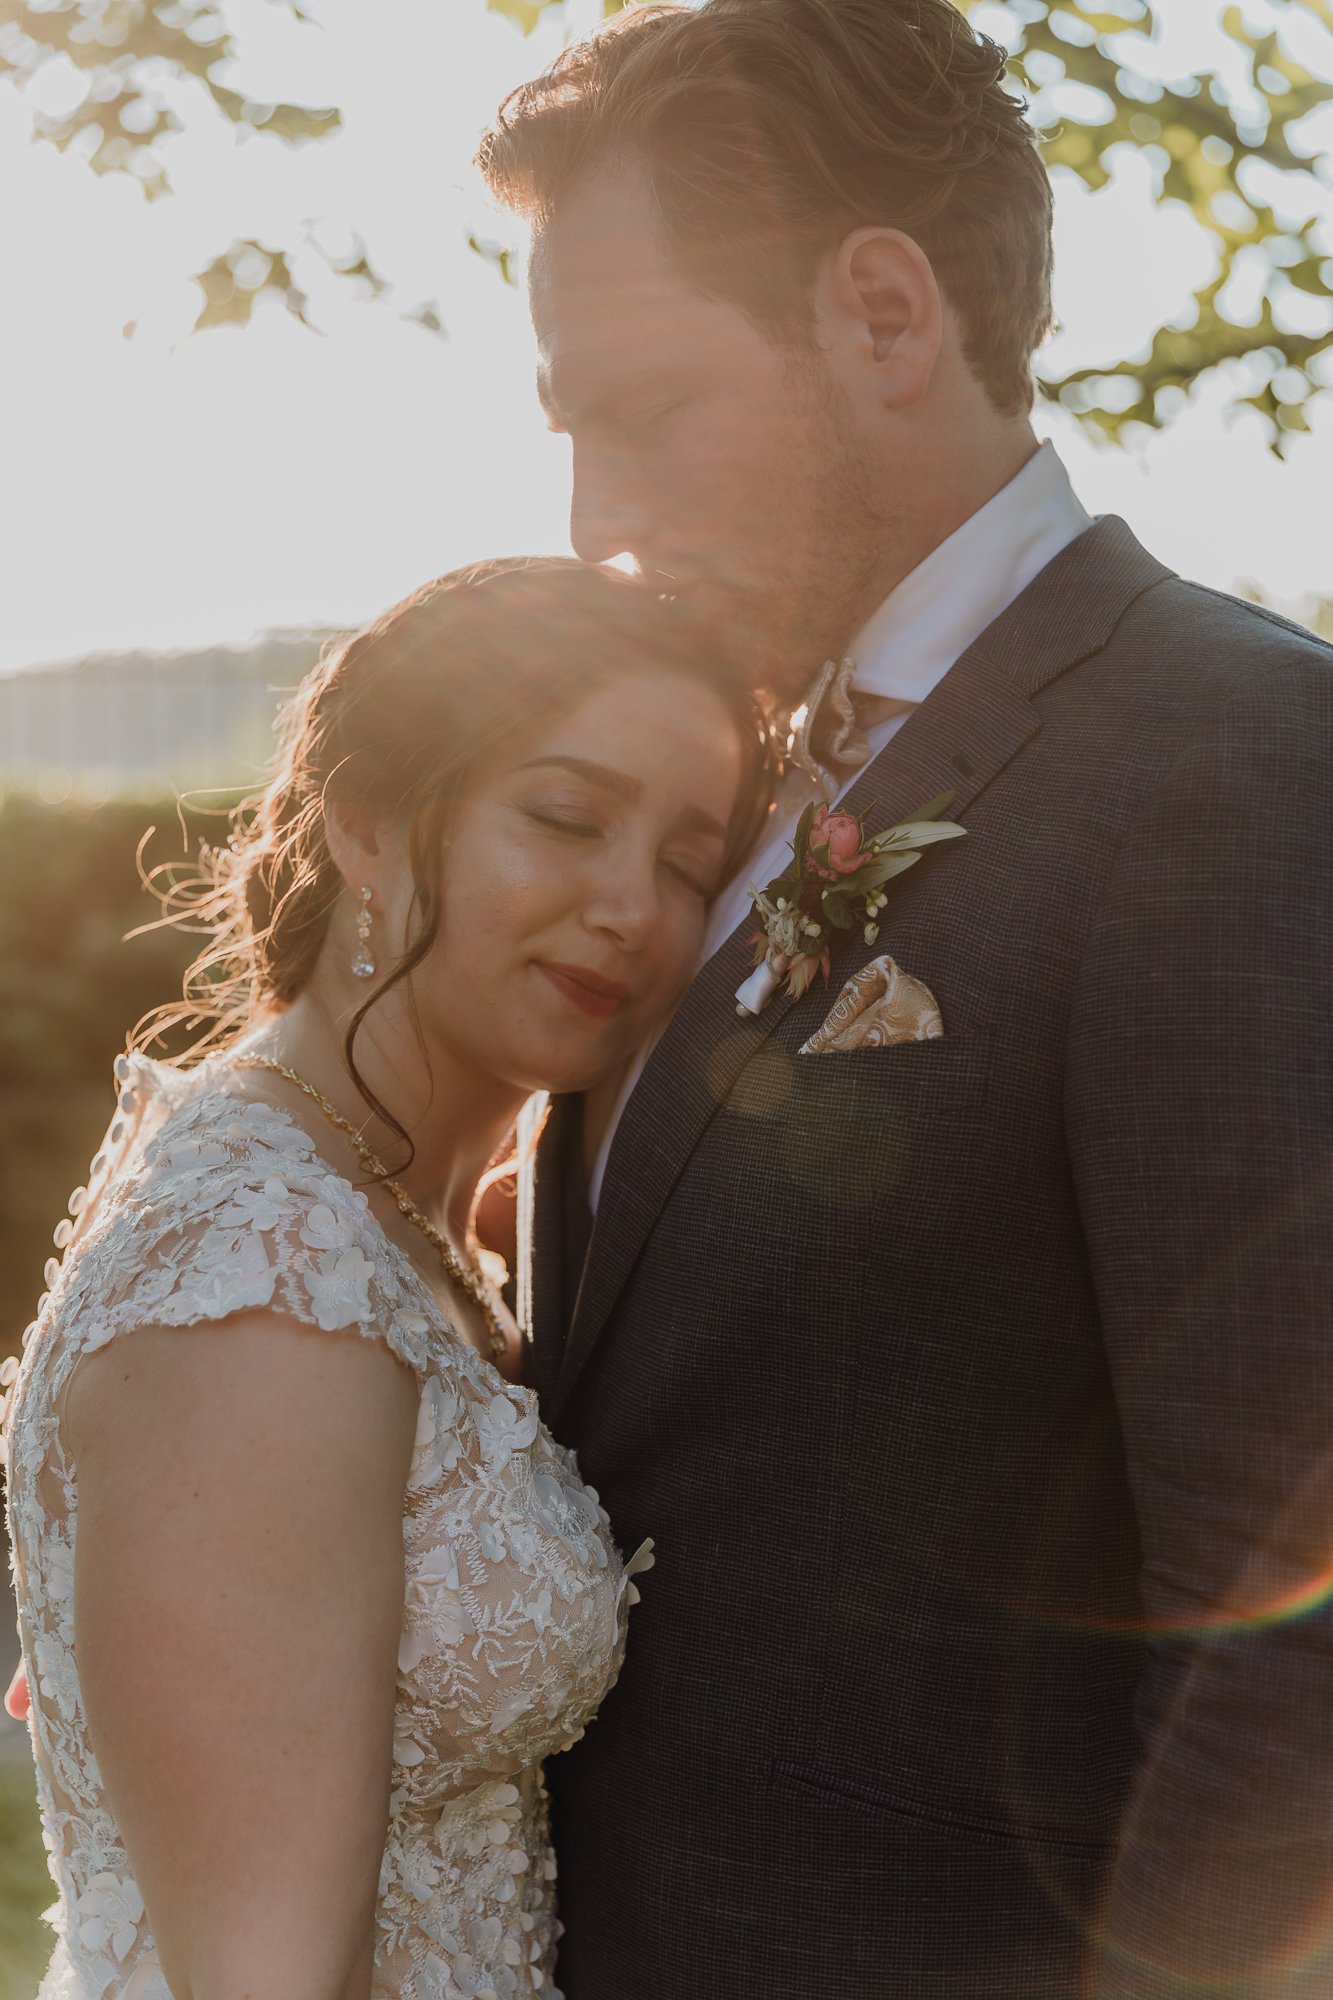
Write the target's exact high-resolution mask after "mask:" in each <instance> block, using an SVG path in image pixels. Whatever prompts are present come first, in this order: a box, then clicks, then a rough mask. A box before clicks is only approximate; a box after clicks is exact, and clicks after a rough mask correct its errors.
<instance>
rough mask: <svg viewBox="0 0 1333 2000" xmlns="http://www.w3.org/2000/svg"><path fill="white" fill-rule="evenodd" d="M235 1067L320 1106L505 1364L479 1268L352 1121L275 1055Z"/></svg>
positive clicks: (505, 1345) (503, 1343)
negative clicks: (277, 1081) (280, 1080)
mask: <svg viewBox="0 0 1333 2000" xmlns="http://www.w3.org/2000/svg"><path fill="white" fill-rule="evenodd" d="M232 1067H233V1069H271V1070H272V1072H273V1074H274V1075H275V1076H281V1077H285V1078H286V1079H287V1082H288V1083H291V1084H294V1085H295V1086H296V1088H297V1089H298V1090H301V1091H304V1092H305V1094H306V1096H307V1097H308V1098H309V1099H310V1101H311V1102H312V1104H317V1105H318V1106H319V1108H320V1110H321V1111H322V1112H323V1113H324V1116H325V1117H326V1118H327V1119H328V1121H329V1123H330V1124H331V1125H336V1126H337V1127H338V1130H339V1131H340V1132H345V1133H346V1134H347V1136H348V1138H349V1139H350V1140H351V1142H352V1145H353V1146H354V1147H355V1149H356V1153H357V1157H358V1159H359V1160H360V1162H361V1164H362V1166H363V1167H364V1168H365V1170H366V1172H367V1173H368V1174H372V1175H373V1176H374V1178H375V1179H376V1180H377V1181H378V1182H379V1184H380V1186H381V1187H382V1188H383V1189H384V1191H385V1193H386V1194H390V1195H392V1196H393V1198H394V1201H395V1203H396V1204H397V1207H398V1213H399V1214H400V1215H402V1216H405V1217H406V1219H407V1221H409V1222H410V1223H411V1224H412V1226H413V1228H415V1229H419V1230H420V1231H421V1233H422V1235H423V1236H424V1237H425V1239H426V1241H427V1242H428V1243H429V1244H430V1245H431V1247H432V1249H433V1250H434V1251H435V1252H436V1254H437V1256H438V1257H439V1260H440V1262H441V1264H442V1265H443V1266H444V1268H445V1270H446V1271H447V1273H448V1274H449V1276H450V1277H451V1278H452V1279H453V1281H454V1283H455V1284H456V1285H457V1286H459V1288H460V1289H461V1290H462V1291H464V1292H466V1293H467V1295H468V1297H469V1298H470V1299H471V1300H472V1302H473V1303H474V1305H476V1306H478V1307H479V1308H480V1309H481V1312H482V1314H483V1316H484V1317H485V1320H486V1336H487V1339H488V1340H489V1341H490V1347H491V1358H492V1360H494V1361H496V1362H500V1361H503V1360H504V1359H505V1357H506V1355H507V1354H508V1352H509V1340H508V1336H507V1334H506V1332H505V1323H504V1321H503V1320H502V1319H501V1317H500V1315H499V1313H498V1312H497V1311H496V1307H495V1298H494V1294H493V1293H492V1291H491V1288H490V1286H489V1285H488V1284H487V1282H486V1280H485V1278H484V1277H483V1276H482V1273H481V1269H480V1267H479V1266H478V1265H476V1264H472V1263H467V1262H465V1261H464V1259H463V1258H462V1257H460V1256H459V1254H458V1252H457V1251H456V1250H455V1248H454V1246H453V1244H452V1243H451V1242H450V1241H449V1239H448V1237H447V1236H444V1235H442V1234H441V1232H440V1231H439V1230H438V1229H437V1228H436V1227H435V1224H434V1223H433V1222H432V1221H431V1220H430V1217H429V1216H426V1215H423V1214H422V1212H421V1210H420V1209H419V1208H418V1207H417V1205H416V1203H415V1202H414V1201H413V1199H412V1197H411V1195H410V1194H408V1192H407V1190H406V1189H405V1188H403V1187H400V1186H399V1184H398V1182H397V1181H395V1180H390V1178H389V1169H388V1168H387V1167H386V1166H385V1164H384V1162H383V1160H381V1159H380V1158H379V1156H378V1154H376V1153H375V1152H373V1151H372V1150H371V1147H370V1145H369V1144H368V1143H367V1141H366V1140H365V1139H363V1138H362V1136H361V1134H360V1132H358V1130H357V1128H356V1126H355V1125H353V1123H352V1121H351V1119H350V1118H344V1117H343V1115H342V1112H341V1111H339V1109H338V1108H337V1106H336V1105H334V1104H330V1103H329V1100H328V1098H327V1097H325V1095H324V1093H323V1092H322V1091H319V1090H316V1089H315V1086H314V1084H313V1083H307V1082H306V1080H305V1078H304V1077H303V1076H298V1075H297V1073H296V1071H295V1070H294V1069H288V1067H287V1065H286V1063H280V1062H278V1061H276V1060H275V1059H274V1057H272V1056H237V1057H235V1058H234V1060H233V1063H232Z"/></svg>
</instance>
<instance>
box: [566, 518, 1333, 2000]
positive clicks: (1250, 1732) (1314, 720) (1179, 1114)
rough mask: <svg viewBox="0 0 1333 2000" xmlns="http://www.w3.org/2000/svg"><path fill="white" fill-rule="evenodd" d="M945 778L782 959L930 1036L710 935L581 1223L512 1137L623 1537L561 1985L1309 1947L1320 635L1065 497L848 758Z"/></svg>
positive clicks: (1321, 1927) (1048, 1964)
mask: <svg viewBox="0 0 1333 2000" xmlns="http://www.w3.org/2000/svg"><path fill="white" fill-rule="evenodd" d="M946 789H953V790H955V791H956V792H957V794H958V799H957V804H956V806H955V808H954V816H955V817H957V818H960V819H961V820H962V822H963V823H964V824H965V825H966V827H967V829H968V838H967V839H966V840H965V841H957V842H952V843H949V844H947V845H944V846H940V847H937V848H933V849H931V850H929V851H928V853H927V855H926V857H925V858H924V859H923V860H922V862H921V863H920V864H919V865H918V867H916V868H915V869H914V870H912V871H911V873H909V874H908V875H906V876H904V877H903V878H902V879H901V880H899V881H896V882H894V883H892V884H890V887H889V894H890V898H891V900H890V903H889V907H888V909H887V910H886V911H885V913H884V918H883V930H882V934H881V937H880V940H879V942H878V944H877V945H876V946H874V947H873V948H871V947H865V946H862V945H861V944H860V941H859V938H858V940H857V943H856V946H855V948H854V949H852V950H851V951H849V952H848V953H847V954H846V956H845V957H844V959H843V960H842V962H841V963H839V964H837V965H836V966H835V976H834V981H833V988H832V992H836V990H837V988H838V987H839V986H840V985H841V983H842V980H843V979H845V978H846V977H847V975H848V974H849V973H850V972H852V971H853V970H854V969H855V967H856V966H857V965H858V964H860V963H861V962H863V961H864V960H865V959H867V958H869V957H870V956H872V955H873V952H875V951H884V950H888V951H889V952H891V953H892V954H893V956H894V957H895V958H896V959H897V960H898V961H899V962H900V963H901V965H902V966H903V967H904V968H905V969H906V970H907V971H909V972H911V973H913V974H915V975H916V976H917V977H918V978H920V979H922V980H924V981H925V982H926V984H927V985H928V986H929V987H930V988H931V990H932V992H933V993H934V994H935V996H936V998H937V999H938V1001H939V1003H940V1006H941V1009H942V1012H943V1017H944V1023H945V1030H946V1033H945V1038H944V1039H943V1040H942V1041H938V1042H925V1043H911V1044H904V1045H901V1046H897V1047H891V1048H887V1049H875V1050H866V1051H861V1052H858V1053H855V1054H850V1055H829V1056H823V1057H803V1056H801V1055H799V1054H798V1050H799V1048H800V1044H801V1043H802V1041H804V1039H805V1038H806V1036H807V1035H808V1034H809V1033H810V1031H811V1030H812V1028H813V1027H815V1026H816V1025H817V1024H818V1022H819V1021H820V1020H821V1019H822V1018H823V1014H824V1012H825V1011H826V1009H827V1007H828V1005H829V1003H830V1000H831V997H832V992H831V993H830V994H828V995H826V994H825V993H824V991H823V989H822V988H816V989H815V990H814V991H813V992H812V993H811V994H810V995H808V996H807V997H806V998H805V999H804V1000H803V1001H801V1002H799V1003H797V1004H794V1005H793V1004H791V1003H790V1002H789V1001H785V1000H776V1001H774V1002H773V1003H772V1004H771V1005H770V1006H769V1008H768V1009H767V1010H766V1011H765V1013H764V1014H763V1015H761V1016H760V1017H759V1018H758V1019H756V1020H751V1021H741V1020H739V1019H738V1018H737V1017H736V1014H735V1009H734V1003H733V998H732V995H733V990H734V988H735V987H736V985H737V983H738V982H739V980H740V979H741V978H742V976H743V975H744V972H745V971H746V969H747V965H748V957H747V953H746V949H745V944H744V935H743V933H737V935H736V937H735V938H733V939H732V941H731V942H730V943H729V944H728V945H726V946H725V947H724V948H723V949H722V950H721V951H720V952H719V953H718V955H717V956H716V958H714V959H713V960H712V961H711V962H710V963H709V965H708V966H707V967H706V968H705V969H704V971H703V972H702V973H701V974H700V976H699V978H698V979H697V980H696V982H695V984H694V986H693V987H692V989H691V990H690V992H689V994H688V995H687V997H686V999H685V1002H684V1004H683V1005H682V1007H681V1009H680V1012H679V1014H678V1015H677V1017H676V1019H675V1021H674V1022H673V1024H672V1026H671V1027H670V1029H669V1030H668V1032H667V1034H666V1036H665V1038H664V1039H663V1041H662V1042H661V1043H660V1045H659V1047H658V1048H657V1051H656V1053H655V1055H654V1056H653V1058H652V1061H651V1062H650V1064H649V1066H648V1068H647V1070H646V1072H645V1074H644V1076H643V1078H642V1081H641V1082H640V1084H639V1087H638V1089H637V1091H636V1092H635V1094H634V1097H633V1098H632V1100H631V1102H630V1105H629V1108H628V1110H627V1112H626V1114H625V1117H624V1119H623V1121H622V1123H621V1126H620V1130H619V1132H618V1135H617V1137H616V1141H615V1146H614V1150H613V1152H612V1155H611V1161H610V1166H609V1171H608V1173H607V1177H606V1184H605V1189H604V1193H603V1197H602V1203H601V1208H600V1213H599V1215H598V1218H597V1223H596V1228H595V1231H594V1233H593V1236H592V1241H591V1246H590V1250H589V1254H588V1258H587V1262H586V1268H585V1269H582V1270H579V1269H578V1268H571V1266H577V1263H578V1259H577V1257H576V1256H573V1255H570V1254H568V1253H569V1247H570V1243H571V1241H576V1240H577V1238H578V1236H579V1233H580V1232H579V1229H578V1221H577V1202H576V1201H574V1200H571V1197H570V1186H569V1182H568V1179H567V1178H566V1180H565V1185H564V1188H563V1190H562V1187H561V1175H560V1174H559V1173H558V1172H556V1171H555V1170H554V1169H555V1162H556V1157H557V1155H558V1152H559V1149H560V1147H561V1144H562V1128H563V1138H564V1139H567V1138H568V1133H569V1128H570V1126H571V1123H572V1120H571V1118H570V1115H569V1113H570V1109H571V1107H570V1106H568V1105H566V1106H564V1107H561V1110H562V1112H563V1116H558V1117H557V1119H556V1121H555V1123H554V1126H553V1128H552V1131H551V1133H550V1135H549V1139H548V1142H547V1143H546V1144H545V1145H544V1148H543V1155H542V1159H541V1161H540V1162H539V1201H538V1245H537V1254H538V1270H537V1301H538V1324H537V1329H536V1338H535V1343H534V1350H533V1355H532V1368H533V1379H534V1381H535V1383H536V1385H537V1386H538V1387H539V1389H540V1390H541V1393H542V1398H543V1404H544V1408H545V1411H546V1414H547V1416H548V1418H549V1419H550V1421H551V1422H552V1423H553V1425H554V1427H555V1429H556V1431H557V1433H558V1434H559V1435H560V1436H561V1437H562V1438H564V1439H565V1440H566V1441H567V1442H568V1443H570V1444H572V1445H574V1446H576V1447H577V1449H578V1451H579V1454H580V1458H581V1462H582V1465H583V1469H584V1472H585V1474H586V1476H587V1477H588V1478H589V1479H590V1480H591V1481H592V1482H593V1484H594V1485H595V1486H597V1487H598V1489H599V1490H600V1492H601V1495H602V1498H603V1500H604V1502H605V1504H606V1506H607V1507H608V1509H609V1510H610V1514H611V1518H612V1520H613V1522H614V1523H615V1525H616V1529H617V1533H618V1536H619V1539H620V1541H621V1544H622V1546H625V1547H630V1548H632V1547H633V1546H634V1545H635V1544H636V1543H637V1542H638V1541H639V1540H640V1538H641V1537H643V1536H645V1535H653V1536H655V1537H656V1540H657V1544H658V1551H659V1560H658V1566H657V1568H656V1569H655V1570H654V1572H653V1573H652V1575H650V1576H649V1577H647V1578H646V1579H645V1580H644V1587H643V1603H642V1605H641V1606H640V1607H639V1609H638V1610H637V1611H636V1612H635V1614H634V1619H633V1621H632V1630H631V1635H630V1649H629V1659H628V1663H627V1665H626V1667H625V1670H624V1674H623V1676H622V1679H621V1682H620V1684H619V1686H618V1687H617V1688H616V1689H615V1691H614V1693H613V1694H612V1695H611V1697H610V1698H609V1699H608V1701H607V1703H606V1705H605V1708H604V1710H603V1713H602V1715H601V1716H600V1717H599V1719H598V1720H597V1721H596V1722H595V1724H594V1725H593V1726H592V1728H591V1729H590V1730H589V1732H588V1735H587V1737H586V1739H585V1741H584V1742H583V1743H582V1744H580V1745H579V1746H578V1747H577V1748H576V1749H575V1750H574V1751H572V1752H571V1753H570V1754H569V1755H568V1756H564V1757H560V1758H557V1759H555V1760H553V1762H552V1764H551V1767H550V1770H549V1774H548V1779H549V1783H550V1786H551V1790H552V1793H553V1798H554V1804H555V1815H556V1836H557V1851H558V1856H559V1866H560V1884H561V1900H562V1909H563V1914H564V1917H565V1921H566V1924H567V1930H568V1934H567V1937H566V1939H565V1945H564V1950H563V1957H562V1962H561V1975H562V1979H563V1982H564V1985H565V1989H566V1991H567V1994H568V1996H569V2000H715V1996H716V2000H737V1996H745V2000H750V1996H753V2000H814V1996H824V1995H828V1996H833V1995H838V1996H843V1995H848V1996H850V1995H853V1994H855V1995H858V1996H859V1995H881V1994H882V1995H893V1996H901V2000H1001V1996H1003V2000H1035V1996H1051V2000H1074V1997H1075V1996H1083V1995H1088V1994H1096V1995H1097V1996H1099V2000H1112V1996H1114V2000H1129V1996H1134V2000H1146V1997H1147V1996H1152V2000H1165V1996H1172V2000H1176V1996H1179V2000H1184V1996H1186V1995H1188V1996H1190V2000H1199V1996H1201V1995H1213V1994H1217V1995H1221V1994H1223V1993H1226V1994H1229V1995H1232V1996H1245V2000H1258V1996H1263V2000H1294V1996H1297V1995H1299V1996H1300V2000H1310V1996H1313V1995H1316V1994H1318V1995H1320V1996H1326V1995H1328V1994H1330V1993H1333V1917H1331V1915H1330V1912H1331V1911H1333V1618H1331V1616H1330V1610H1329V1607H1328V1601H1327V1585H1328V1582H1329V1579H1330V1574H1331V1572H1330V1561H1331V1560H1333V1477H1331V1473H1330V1460H1331V1455H1333V1351H1331V1348H1333V1343H1331V1342H1330V1333H1331V1332H1333V1308H1331V1306H1330V1297H1331V1293H1333V978H1331V977H1330V963H1331V957H1333V655H1331V654H1330V652H1329V649H1328V648H1326V647H1324V646H1322V645H1321V644H1319V643H1318V642H1317V641H1316V640H1314V639H1313V638H1312V637H1311V636H1310V635H1309V634H1308V633H1305V632H1302V631H1300V630H1299V629H1298V628H1296V627H1294V626H1291V625H1288V624H1286V623H1285V622H1284V621H1282V620H1280V619H1276V618H1273V617H1271V616H1269V615H1267V614H1265V613H1263V612H1261V611H1257V610H1255V609H1254V608H1253V607H1250V606H1247V605H1241V604H1238V603H1235V602H1233V601H1231V600H1229V599H1227V598H1224V597H1221V596H1218V595H1215V594H1214V593H1212V592H1210V591H1207V590H1203V589H1200V588H1197V587H1195V586H1193V585H1190V584H1187V583H1183V582H1181V581H1180V580H1179V579H1177V578H1175V577H1173V576H1172V575H1171V574H1170V573H1169V572H1168V571H1166V570H1165V569H1163V568H1162V566H1161V565H1160V564H1158V563H1157V562H1155V561H1154V560H1153V559H1152V558H1151V557H1150V556H1148V555H1147V554H1145V552H1144V551H1143V550H1142V549H1141V548H1140V547H1139V545H1138V544H1137V542H1136V541H1135V540H1134V538H1133V536H1132V535H1131V534H1130V533H1129V531H1128V529H1127V528H1126V527H1125V526H1124V524H1123V523H1122V522H1119V521H1116V520H1114V519H1107V520H1103V521H1100V522H1098V523H1097V524H1096V525H1095V526H1094V527H1093V528H1091V529H1090V530H1089V531H1088V532H1087V533H1086V534H1085V535H1084V536H1082V537H1081V538H1080V539H1079V540H1078V541H1077V542H1076V543H1074V544H1073V545H1072V546H1071V547H1070V548H1069V549H1067V550H1066V551H1065V552H1064V553H1063V554H1062V555H1061V556H1059V557H1058V558H1057V559H1056V560H1055V562H1053V563H1052V564H1051V565H1050V567H1049V568H1048V569H1047V570H1046V571H1045V572H1044V573H1043V574H1042V575H1041V576H1040V577H1039V578H1038V579H1037V581H1036V582H1035V583H1034V584H1033V585H1032V586H1031V588H1030V589H1028V590H1027V591H1026V592H1025V593H1024V594H1023V596H1022V597H1021V598H1020V599H1019V600H1018V602H1017V603H1016V604H1014V605H1013V606H1012V608H1011V609H1010V610H1009V611H1007V612H1006V613H1005V614H1004V615H1003V616H1002V617H1001V618H1000V619H999V620H997V622H996V623H995V624H994V625H993V626H992V627H991V628H990V629H989V630H988V631H987V632H986V633H985V634H984V635H983V636H982V638H981V639H980V640H979V641H978V642H977V644H976V645H974V646H973V647H972V648H971V649H970V651H969V652H968V653H967V654H966V655H965V656H964V657H963V658H962V659H961V660H960V661H959V662H958V664H957V665H956V666H955V667H954V668H953V669H952V671H951V672H950V673H949V674H948V675H947V677H946V678H945V680H944V681H943V682H942V683H941V685H940V686H939V687H938V688H937V690H936V691H935V693H934V694H932V695H931V697H930V699H929V700H928V701H927V702H926V703H925V704H924V705H923V706H922V707H921V708H920V709H919V710H917V711H916V713H915V714H914V715H913V716H912V717H911V718H910V719H909V721H908V722H907V724H906V726H905V727H904V728H903V729H902V731H901V732H900V734H899V735H898V736H897V737H896V738H895V740H894V741H893V743H892V744H891V745H890V746H889V748H888V749H887V750H886V751H885V752H884V754H883V755H882V756H881V757H880V758H879V759H878V760H877V761H876V762H875V763H874V764H873V765H872V766H871V767H870V768H869V769H868V770H867V771H865V772H864V773H863V774H862V775H861V776H860V778H859V779H858V781H857V783H856V785H855V786H854V788H853V790H852V791H851V794H850V804H851V805H852V806H853V807H855V808H856V809H857V810H860V809H863V808H864V809H866V810H867V812H868V815H869V825H870V827H871V828H872V829H876V828H879V827H881V826H885V825H888V824H889V823H890V822H892V821H893V820H895V819H897V818H899V817H901V816H902V815H903V814H904V813H905V812H907V811H908V810H910V809H911V808H912V807H914V806H917V805H919V804H921V803H923V802H924V801H925V800H926V799H928V798H930V797H931V796H932V795H934V794H935V793H937V792H940V791H943V790H946ZM576 1108H577V1107H574V1109H576ZM562 1199H563V1206H564V1208H565V1218H564V1222H563V1224H562V1221H561V1215H560V1210H561V1206H562ZM562 1257H563V1266H562Z"/></svg>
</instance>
